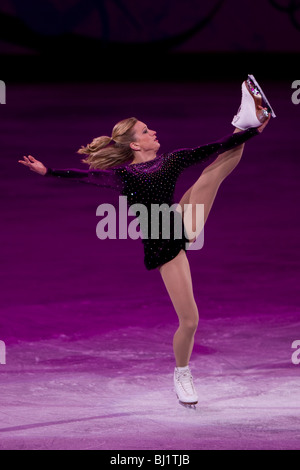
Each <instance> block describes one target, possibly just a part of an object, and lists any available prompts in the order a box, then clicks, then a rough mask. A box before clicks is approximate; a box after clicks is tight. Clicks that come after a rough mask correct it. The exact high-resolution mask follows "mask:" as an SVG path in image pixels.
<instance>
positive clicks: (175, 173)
mask: <svg viewBox="0 0 300 470" xmlns="http://www.w3.org/2000/svg"><path fill="white" fill-rule="evenodd" d="M271 115H272V116H273V117H275V114H274V112H273V110H272V108H271V106H270V104H269V102H268V101H267V99H266V97H265V95H264V94H263V92H262V90H261V88H260V87H259V85H258V83H257V82H256V81H255V79H254V77H253V76H248V79H247V80H246V81H245V82H244V83H243V84H242V102H241V106H240V108H239V110H238V113H237V115H236V116H235V117H234V119H233V121H232V124H233V125H234V126H235V131H234V133H233V134H232V135H230V136H228V137H225V138H223V139H222V140H219V141H217V142H214V143H211V144H207V145H204V146H201V147H197V148H193V149H181V150H177V151H173V152H171V153H166V154H162V155H157V152H158V150H159V148H160V144H159V141H158V139H157V137H156V132H155V131H154V130H150V129H148V127H147V125H146V124H145V123H143V122H142V121H139V120H137V119H136V118H129V119H124V120H123V121H120V122H119V123H118V124H116V125H115V126H114V128H113V131H112V136H111V137H107V136H102V137H98V138H95V139H94V140H93V141H92V143H91V144H89V145H87V147H82V148H81V149H80V150H79V151H78V153H80V154H84V155H86V158H85V159H84V160H82V162H84V163H86V164H88V165H89V170H77V169H64V170H59V169H53V168H46V167H45V166H44V165H43V164H42V163H41V162H40V161H38V160H36V159H35V158H34V157H33V156H31V155H29V156H28V157H26V156H24V160H19V162H20V163H22V164H23V165H25V166H27V167H28V168H30V169H31V170H32V171H35V172H37V173H39V174H41V175H44V176H47V177H48V176H49V177H50V176H52V177H59V178H60V177H62V178H72V179H75V180H82V181H83V182H87V183H91V184H96V185H99V186H105V187H110V188H113V189H115V190H117V191H118V192H119V194H120V193H121V194H122V195H126V196H127V198H128V204H129V205H132V204H135V203H140V204H144V205H145V206H146V207H147V208H150V207H151V204H154V203H155V204H159V205H160V204H163V203H167V204H168V205H169V206H171V205H172V204H173V203H174V201H173V194H174V187H175V184H176V181H177V179H178V177H179V175H180V174H181V173H182V171H183V170H184V169H185V168H187V167H189V166H191V165H194V164H196V163H199V162H204V161H207V160H208V158H209V157H211V156H217V155H218V157H217V158H215V160H214V161H213V162H212V163H211V164H210V165H209V166H207V167H206V168H205V169H204V171H202V173H201V174H200V177H199V178H198V179H197V181H196V182H195V183H194V184H193V185H192V186H191V187H190V188H189V189H188V190H187V191H186V193H185V194H184V195H183V196H182V198H181V200H180V201H179V205H180V207H181V208H182V212H181V213H180V212H177V215H178V214H180V223H181V224H182V227H183V228H184V229H185V228H186V225H187V224H186V220H187V219H186V218H187V217H188V218H189V222H190V220H192V230H193V233H199V232H200V231H201V229H202V228H203V220H202V221H201V223H202V227H199V226H198V227H197V226H196V223H198V222H197V218H196V204H204V223H205V221H206V220H207V217H208V214H209V212H210V210H211V207H212V204H213V201H214V199H215V196H216V194H217V191H218V188H219V186H220V184H221V183H222V181H223V180H224V179H225V178H226V177H227V176H228V175H229V173H231V172H232V170H233V169H234V168H235V167H236V165H237V164H238V163H239V161H240V159H241V156H242V154H243V150H244V143H245V142H246V141H247V140H248V139H250V138H251V137H253V136H255V135H257V134H259V133H261V132H262V131H263V130H264V128H265V127H266V125H267V123H268V122H269V120H270V118H271ZM184 204H189V205H190V206H189V207H190V208H192V212H191V213H189V215H187V213H186V214H185V212H184ZM178 207H179V206H178ZM149 233H150V230H149ZM190 233H191V232H190ZM159 234H160V237H159V238H152V239H151V237H150V238H144V239H142V242H143V244H144V254H145V257H144V263H145V266H146V268H147V269H148V270H151V269H158V271H159V272H160V274H161V277H162V279H163V282H164V284H165V287H166V289H167V292H168V294H169V296H170V299H171V301H172V303H173V306H174V309H175V311H176V313H177V315H178V319H179V327H178V329H177V331H176V333H175V335H174V340H173V349H174V355H175V360H176V367H175V371H174V386H175V391H176V394H177V397H178V399H179V401H180V402H181V403H182V404H185V405H188V406H191V405H195V404H196V403H197V402H198V396H197V393H196V391H195V388H194V385H193V377H192V375H191V371H190V368H189V361H190V357H191V354H192V349H193V344H194V336H195V332H196V330H197V326H198V309H197V305H196V302H195V299H194V295H193V287H192V278H191V272H190V268H189V263H188V259H187V256H186V249H187V247H188V245H189V243H192V242H193V241H194V240H195V237H194V238H191V236H190V235H189V232H188V230H185V231H184V234H183V235H182V237H181V238H176V237H175V236H174V231H172V230H171V233H170V237H169V238H168V239H165V238H162V237H161V230H160V232H159Z"/></svg>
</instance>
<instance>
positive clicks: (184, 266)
mask: <svg viewBox="0 0 300 470" xmlns="http://www.w3.org/2000/svg"><path fill="white" fill-rule="evenodd" d="M159 271H160V274H161V276H162V279H163V281H164V284H165V286H166V289H167V291H168V293H169V296H170V298H171V301H172V303H173V306H174V308H175V311H176V313H177V315H178V318H179V327H178V329H177V331H176V333H175V335H174V339H173V349H174V354H175V359H176V366H177V367H185V366H187V365H188V363H189V360H190V357H191V354H192V350H193V345H194V335H195V332H196V330H197V326H198V320H199V315H198V308H197V305H196V302H195V299H194V294H193V287H192V278H191V272H190V267H189V262H188V259H187V256H186V253H185V251H184V250H181V251H180V253H179V254H178V255H177V256H176V257H175V258H174V259H172V260H171V261H169V262H167V263H165V264H163V265H162V266H161V267H160V268H159Z"/></svg>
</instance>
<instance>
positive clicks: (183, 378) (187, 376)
mask: <svg viewBox="0 0 300 470" xmlns="http://www.w3.org/2000/svg"><path fill="white" fill-rule="evenodd" d="M177 382H178V383H179V385H180V386H181V387H182V389H183V390H184V391H185V393H187V394H189V395H193V394H194V393H195V389H194V384H193V376H192V374H191V373H190V372H189V371H186V372H182V373H180V374H178V376H177Z"/></svg>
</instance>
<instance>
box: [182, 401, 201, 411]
mask: <svg viewBox="0 0 300 470" xmlns="http://www.w3.org/2000/svg"><path fill="white" fill-rule="evenodd" d="M197 403H198V402H195V403H184V402H182V401H180V400H179V404H180V405H181V406H183V407H184V408H188V409H189V410H196V405H197Z"/></svg>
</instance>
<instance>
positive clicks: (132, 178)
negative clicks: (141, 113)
mask: <svg viewBox="0 0 300 470" xmlns="http://www.w3.org/2000/svg"><path fill="white" fill-rule="evenodd" d="M257 134H258V130H257V129H256V128H250V129H247V130H246V131H242V132H238V133H234V134H231V135H229V136H227V137H224V138H223V139H221V140H219V141H217V142H213V143H210V144H206V145H203V146H201V147H196V148H192V149H187V148H184V149H179V150H175V151H173V152H170V153H164V154H161V155H158V156H156V157H155V158H154V159H152V160H149V161H147V162H142V163H136V164H131V163H130V162H127V163H125V164H122V165H119V166H117V167H111V168H109V169H106V170H77V169H53V168H48V169H47V173H46V175H45V176H47V177H49V176H53V177H58V178H70V179H73V180H77V181H82V182H85V183H89V184H94V185H97V186H101V187H106V188H111V189H114V190H115V191H117V192H118V193H119V194H120V195H124V196H127V203H128V206H132V205H133V204H143V205H144V206H145V207H146V208H147V209H148V216H147V218H148V222H149V223H148V231H147V232H146V233H145V230H144V231H142V234H143V235H142V236H141V238H142V242H143V245H144V264H145V266H146V268H147V269H148V270H150V269H155V268H157V267H158V266H161V265H162V264H164V263H166V262H168V261H170V260H172V259H173V258H175V256H177V254H178V253H179V252H180V250H182V249H183V250H186V249H187V247H188V239H187V238H186V236H185V232H184V225H183V221H182V216H181V215H180V213H179V212H177V211H169V214H170V219H169V220H170V232H169V236H168V238H165V233H164V234H162V216H161V215H159V212H156V217H158V218H157V220H155V217H154V218H153V217H151V207H153V205H154V204H156V205H158V206H161V205H164V206H161V207H164V208H166V207H169V208H170V207H171V206H172V205H173V204H174V190H175V185H176V182H177V180H178V177H179V176H180V175H181V174H182V172H183V171H184V170H185V169H186V168H188V167H190V166H192V165H195V164H197V163H201V162H207V160H208V159H209V158H210V157H211V156H216V155H218V154H220V153H223V152H225V151H226V150H230V149H232V148H234V147H236V146H238V145H241V144H243V143H244V142H246V141H247V140H249V139H250V138H251V137H253V136H255V135H257ZM199 176H200V173H199V174H198V173H197V178H199ZM158 206H156V207H158ZM139 218H140V217H139ZM174 218H175V219H177V221H178V218H180V221H179V224H181V226H182V235H181V236H180V237H179V238H178V232H177V231H175V230H174V227H175V226H176V225H175V224H174ZM153 224H154V225H156V226H157V227H158V232H159V233H157V232H156V233H155V235H154V236H153V232H152V231H151V228H153ZM143 227H145V225H143Z"/></svg>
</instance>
